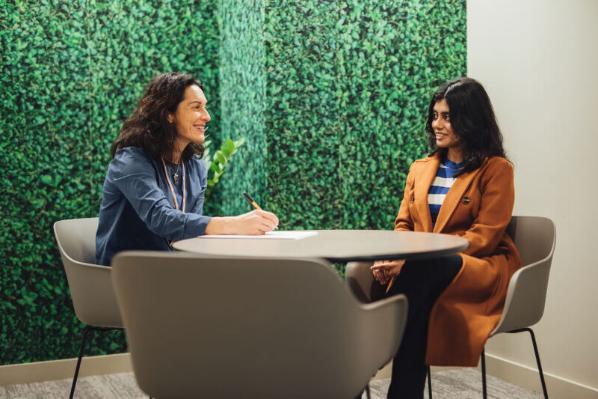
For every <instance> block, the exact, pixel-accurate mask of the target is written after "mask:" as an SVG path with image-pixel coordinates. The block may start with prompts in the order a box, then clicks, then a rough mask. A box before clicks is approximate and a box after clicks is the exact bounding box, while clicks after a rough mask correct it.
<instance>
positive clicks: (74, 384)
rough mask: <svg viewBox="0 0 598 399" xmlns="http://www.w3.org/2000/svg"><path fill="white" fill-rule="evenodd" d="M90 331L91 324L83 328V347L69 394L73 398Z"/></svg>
mask: <svg viewBox="0 0 598 399" xmlns="http://www.w3.org/2000/svg"><path fill="white" fill-rule="evenodd" d="M90 332H91V327H89V326H86V327H85V329H84V330H83V338H82V339H81V349H79V358H77V367H76V368H75V376H74V377H73V383H72V385H71V394H70V395H69V399H73V397H74V395H75V386H76V385H77V378H78V377H79V368H81V358H82V357H83V354H84V353H85V344H86V343H87V338H88V336H89V333H90Z"/></svg>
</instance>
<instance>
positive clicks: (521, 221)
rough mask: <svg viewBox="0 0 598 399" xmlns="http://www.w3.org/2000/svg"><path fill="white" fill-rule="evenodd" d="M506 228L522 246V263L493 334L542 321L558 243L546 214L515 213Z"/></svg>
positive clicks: (552, 224) (514, 275) (552, 225)
mask: <svg viewBox="0 0 598 399" xmlns="http://www.w3.org/2000/svg"><path fill="white" fill-rule="evenodd" d="M507 231H508V232H509V234H510V236H511V237H512V238H513V240H514V241H515V245H516V246H517V248H518V249H519V252H520V254H521V261H522V267H521V268H520V269H519V270H517V272H515V274H513V276H512V277H511V280H510V282H509V288H508V290H507V297H506V300H505V307H504V311H503V315H502V318H501V321H500V322H499V324H498V326H497V327H496V328H495V330H494V331H493V333H492V334H497V333H499V332H506V331H512V330H516V329H519V328H524V327H529V326H532V325H534V324H536V323H537V322H538V321H540V319H541V318H542V315H543V314H544V306H545V303H546V293H547V289H548V277H549V274H550V265H551V263H552V256H553V253H554V247H555V243H556V229H555V226H554V223H553V222H552V220H550V219H548V218H545V217H539V216H513V218H512V219H511V223H510V225H509V228H508V230H507Z"/></svg>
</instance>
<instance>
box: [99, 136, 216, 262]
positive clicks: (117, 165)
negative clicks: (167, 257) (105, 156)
mask: <svg viewBox="0 0 598 399" xmlns="http://www.w3.org/2000/svg"><path fill="white" fill-rule="evenodd" d="M185 172H186V173H185V174H186V186H187V200H186V207H185V212H183V211H181V210H177V209H176V208H175V206H174V202H173V199H172V194H171V193H170V189H169V186H168V182H167V180H166V175H165V174H164V166H163V165H162V162H161V161H160V160H154V159H152V158H151V157H150V156H149V155H148V154H146V153H145V151H143V150H142V149H141V148H138V147H126V148H122V149H120V150H118V151H117V153H116V155H115V156H114V159H112V161H111V162H110V165H109V166H108V173H107V174H106V179H105V180H104V188H103V194H102V203H101V205H100V218H99V219H100V220H99V225H98V232H97V235H96V262H97V263H98V264H100V265H110V261H111V260H112V257H113V256H114V255H115V254H116V253H117V252H120V251H124V250H165V251H167V250H170V245H169V242H170V241H176V240H181V239H185V238H191V237H196V236H199V235H202V234H204V232H205V229H206V226H207V225H208V223H209V221H210V219H211V218H210V217H208V216H204V215H202V212H203V204H204V193H205V190H206V187H207V184H208V183H207V181H208V178H207V175H208V171H207V169H206V166H205V163H204V161H203V160H202V159H201V158H199V157H197V156H194V157H193V158H191V159H190V160H188V161H186V162H185ZM170 180H171V181H172V180H173V179H172V177H171V178H170ZM182 181H183V179H182V178H181V179H180V181H179V184H174V182H173V185H174V190H175V192H176V195H177V197H178V198H177V199H178V201H179V204H180V203H181V202H180V201H181V198H182V192H183V190H182Z"/></svg>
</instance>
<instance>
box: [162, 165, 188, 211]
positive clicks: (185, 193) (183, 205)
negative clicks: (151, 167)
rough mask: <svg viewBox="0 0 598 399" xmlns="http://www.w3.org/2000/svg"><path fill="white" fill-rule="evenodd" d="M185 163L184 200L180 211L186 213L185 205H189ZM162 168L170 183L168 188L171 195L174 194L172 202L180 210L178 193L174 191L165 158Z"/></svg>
mask: <svg viewBox="0 0 598 399" xmlns="http://www.w3.org/2000/svg"><path fill="white" fill-rule="evenodd" d="M181 162H182V163H183V198H182V200H181V206H180V210H181V211H183V212H185V205H186V204H187V184H186V174H185V162H183V161H181ZM162 166H163V167H164V175H166V181H167V182H168V188H169V189H170V193H171V194H172V202H174V207H175V208H176V209H177V210H179V204H178V202H177V200H176V193H175V191H174V186H173V185H172V182H171V181H170V176H168V169H166V162H164V158H162Z"/></svg>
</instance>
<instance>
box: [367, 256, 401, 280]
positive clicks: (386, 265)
mask: <svg viewBox="0 0 598 399" xmlns="http://www.w3.org/2000/svg"><path fill="white" fill-rule="evenodd" d="M404 264H405V260H404V259H395V260H381V261H377V262H374V264H373V265H372V266H371V267H370V269H371V270H372V273H373V274H374V277H375V278H376V280H378V282H379V283H380V284H386V283H387V282H388V281H389V280H391V279H392V278H393V277H395V276H397V275H398V274H399V273H400V272H401V269H402V268H403V265H404Z"/></svg>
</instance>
